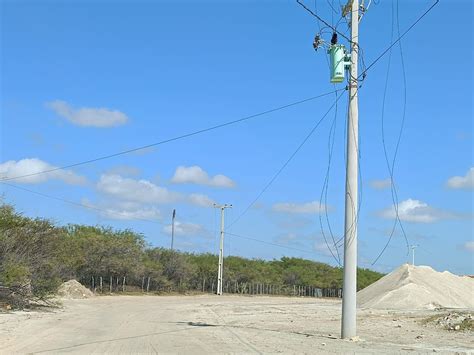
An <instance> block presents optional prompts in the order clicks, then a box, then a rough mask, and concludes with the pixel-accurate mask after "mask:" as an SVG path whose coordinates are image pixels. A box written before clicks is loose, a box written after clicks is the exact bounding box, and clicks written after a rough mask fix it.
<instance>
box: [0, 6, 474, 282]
mask: <svg viewBox="0 0 474 355" xmlns="http://www.w3.org/2000/svg"><path fill="white" fill-rule="evenodd" d="M430 4H431V1H410V2H409V1H405V0H400V3H399V20H400V28H401V30H402V31H403V30H404V29H406V28H407V27H408V26H409V25H410V24H411V23H412V22H413V21H414V20H415V19H416V18H417V17H418V16H419V15H420V14H421V13H423V11H425V9H427V8H428V7H429V5H430ZM308 6H309V7H312V8H314V3H312V2H309V3H308ZM317 8H318V11H319V13H320V14H321V15H322V16H323V17H325V18H326V19H328V21H331V20H332V19H331V18H332V16H331V9H330V7H329V6H328V4H327V2H325V1H317ZM391 8H392V3H391V2H390V1H380V2H378V3H377V4H375V3H373V4H372V5H371V7H370V8H369V11H368V12H367V14H366V15H365V16H364V18H363V20H362V21H361V27H360V45H361V47H362V48H363V50H364V58H365V62H366V63H367V64H368V63H370V62H371V61H372V60H374V59H375V58H376V57H377V56H378V55H379V54H380V53H381V52H382V51H383V50H384V49H385V48H386V47H387V46H388V44H389V43H390V38H391V28H392V22H391ZM334 17H335V20H337V18H338V17H337V16H336V15H334ZM346 28H347V27H346V25H345V24H344V22H342V23H341V25H340V27H339V29H340V30H341V31H342V30H345V29H346ZM317 31H318V26H317V23H316V22H315V19H314V18H313V17H311V16H310V15H308V13H306V12H305V11H304V10H303V9H302V8H301V7H299V6H298V5H297V4H296V2H294V1H277V2H269V1H263V2H258V1H226V2H218V1H207V2H197V1H195V2H191V1H189V2H184V1H178V2H171V1H154V2H151V1H138V2H131V1H121V2H112V1H97V2H92V1H71V2H60V1H5V0H4V1H2V2H1V35H2V38H1V79H0V80H1V122H2V124H1V156H0V158H1V159H0V163H1V164H0V174H2V177H12V176H18V175H23V174H27V173H31V172H37V171H41V170H45V169H48V168H51V167H60V166H64V165H69V164H71V163H76V162H79V161H83V160H88V159H92V158H95V157H97V156H102V155H107V154H111V153H115V152H117V151H122V150H126V149H130V148H134V147H137V146H141V145H146V144H150V143H153V142H157V141H161V140H163V139H167V138H171V137H174V136H177V135H181V134H184V133H188V132H192V131H193V130H198V129H201V128H206V127H208V126H212V125H215V124H219V123H223V122H225V121H229V120H233V119H238V118H241V117H244V116H247V115H251V114H254V113H258V112H261V111H265V110H268V109H272V108H274V107H278V106H282V105H285V104H288V103H291V102H294V101H298V100H302V99H305V98H308V97H311V96H316V95H318V94H321V93H325V92H329V91H331V90H333V89H334V88H333V86H332V85H331V84H330V83H329V80H328V75H329V74H328V69H327V64H326V63H327V62H326V58H325V56H326V54H325V51H324V50H319V51H318V52H315V51H314V50H313V48H312V41H313V38H314V35H315V33H316V32H317ZM472 33H473V25H472V4H471V3H470V1H467V0H462V1H461V0H459V1H449V2H448V1H441V2H440V3H439V5H438V6H437V7H435V8H434V10H433V11H432V12H430V13H429V15H427V17H425V18H424V19H423V20H422V21H421V22H420V23H419V24H418V25H417V26H416V27H415V28H414V29H413V30H412V31H411V32H410V33H409V34H408V35H407V36H406V37H405V38H404V40H403V42H402V48H403V58H404V63H405V68H406V75H407V76H406V78H407V86H406V90H407V106H406V122H405V126H404V130H403V135H402V140H401V145H400V149H399V152H398V158H397V163H396V166H395V182H396V185H397V187H398V197H399V203H400V205H399V206H400V209H399V210H400V217H401V219H402V222H403V226H404V228H405V230H406V232H407V236H408V238H409V241H410V243H411V244H418V245H419V246H420V247H419V248H418V249H417V263H420V264H427V265H431V266H433V267H434V268H436V269H438V270H450V271H452V272H456V273H471V274H473V273H474V259H473V258H474V256H473V255H474V254H473V251H474V242H473V179H474V168H473V167H474V163H473V145H472V139H473V126H472V117H473V109H472V92H473V91H472V84H473V83H472V65H471V63H472V60H473V58H472V43H473V38H472V36H473V35H472ZM395 35H396V28H395ZM326 37H327V36H326ZM326 39H327V40H329V38H326ZM460 48H465V49H467V50H462V51H461V52H462V53H463V55H462V56H459V51H460ZM391 55H392V59H391V66H390V73H389V82H388V87H387V88H388V89H387V96H386V103H385V116H384V122H385V132H386V143H387V149H388V152H389V155H390V156H391V155H393V151H394V147H395V143H396V139H397V134H398V129H399V127H400V123H401V118H402V112H403V76H402V66H401V63H402V62H401V57H400V51H399V47H398V46H395V47H394V48H393V51H392V54H391ZM464 57H467V58H464ZM388 58H389V56H388V55H387V56H385V57H384V58H383V59H382V60H381V61H379V62H378V63H377V64H376V65H375V66H374V67H373V68H372V69H371V70H370V71H369V72H368V76H367V78H366V80H365V81H364V83H363V87H362V88H361V89H360V92H359V95H360V99H359V100H360V101H359V102H360V116H359V117H360V140H361V176H362V181H361V187H362V204H361V211H360V225H359V238H360V243H359V261H360V265H361V266H363V267H373V268H374V269H377V270H382V271H389V270H391V269H393V268H394V267H396V266H397V265H399V264H401V263H403V262H405V261H406V260H407V250H406V246H405V240H404V238H403V236H402V234H401V232H400V229H399V228H398V229H397V232H396V233H395V235H394V238H393V240H392V242H391V244H390V247H389V248H388V249H387V251H386V253H385V254H384V255H383V256H382V257H381V258H380V260H379V263H378V264H376V265H375V266H371V265H370V263H371V262H372V261H373V260H374V259H375V258H376V256H377V255H378V253H379V252H380V250H381V248H382V247H383V246H384V244H385V242H386V240H387V238H388V234H389V231H390V228H391V226H392V224H393V213H392V208H393V207H392V206H393V202H392V198H391V194H390V188H387V184H386V180H387V178H388V176H389V174H388V172H387V168H386V165H385V160H384V155H383V146H382V138H381V113H382V99H383V90H384V85H385V78H386V73H387V68H388ZM333 102H334V95H329V96H326V97H324V98H320V99H317V100H314V101H311V102H306V103H303V104H300V105H297V106H294V107H291V108H288V109H285V110H281V111H278V112H275V113H271V114H268V115H265V116H262V117H259V118H256V119H254V120H250V121H247V122H243V123H239V124H236V125H233V126H228V127H225V128H222V129H219V130H215V131H211V132H207V133H203V134H200V135H196V136H193V137H190V138H187V139H183V140H179V141H175V142H171V143H169V144H164V145H161V146H159V147H155V148H153V149H147V150H144V151H141V152H136V153H131V154H128V155H123V156H119V157H115V158H111V159H107V160H102V161H100V162H96V163H93V164H87V165H83V166H80V167H77V168H73V169H66V170H63V171H56V172H54V173H50V174H44V175H37V176H34V177H30V178H24V179H19V180H16V181H10V183H12V184H16V185H18V186H20V187H23V188H27V189H30V190H34V191H37V192H40V193H43V194H48V195H51V196H56V197H60V198H63V199H67V200H70V201H74V202H76V203H81V204H83V205H87V206H90V207H93V208H97V209H100V210H101V212H100V211H97V210H94V209H87V208H81V207H78V206H74V205H71V204H67V203H63V202H60V201H55V200H51V199H47V198H45V197H42V196H39V195H35V194H32V193H29V192H26V191H23V190H18V189H15V188H12V187H9V186H5V185H2V186H1V188H2V193H3V195H4V198H5V200H6V201H7V202H9V203H12V204H14V205H15V206H16V207H17V209H18V210H19V211H22V212H23V213H25V214H26V215H29V216H41V217H46V218H51V219H53V220H54V221H56V222H57V223H59V224H66V223H87V224H106V225H111V226H114V227H116V228H132V229H134V230H136V231H138V232H141V233H143V234H144V235H145V236H146V238H147V241H148V242H149V243H150V244H152V245H156V246H168V245H169V240H170V236H169V221H170V218H171V211H172V210H173V208H176V210H177V220H178V223H179V225H178V227H177V235H176V245H177V246H178V247H179V248H180V249H182V250H187V251H196V252H201V251H211V252H217V239H216V233H215V231H216V227H217V222H218V216H217V213H218V212H217V211H216V210H215V209H213V208H211V207H209V205H210V204H212V202H220V203H232V204H233V206H234V208H233V209H231V210H226V221H227V223H228V224H230V223H232V221H233V220H234V219H235V218H236V217H238V216H239V214H240V213H241V212H242V211H243V210H244V209H245V208H246V207H247V206H248V204H249V203H250V202H251V201H252V200H253V199H254V198H255V197H256V196H257V194H258V193H259V192H260V191H261V189H262V188H263V187H264V186H265V185H266V184H267V183H268V181H269V180H270V179H271V177H272V176H273V175H274V174H275V172H276V171H277V170H278V169H279V168H280V167H281V166H282V164H283V163H284V162H285V161H286V160H287V159H288V157H289V156H290V155H291V154H292V152H293V151H294V150H295V149H296V148H297V146H298V145H299V144H300V143H301V141H302V140H303V138H304V137H305V136H306V134H307V133H308V132H309V130H310V129H311V128H312V127H313V125H314V124H315V122H316V121H317V120H319V119H320V118H321V117H322V115H323V114H324V113H325V112H326V111H327V109H328V108H329V107H330V106H331V104H332V103H333ZM346 105H347V96H346V95H345V96H343V97H342V99H341V100H340V101H339V102H338V112H337V115H335V113H334V111H332V112H331V113H330V114H329V115H328V116H327V117H326V119H325V120H324V121H323V123H322V124H321V126H320V127H319V128H318V130H317V131H316V132H315V134H314V135H313V136H312V137H311V139H310V140H309V141H308V142H307V143H306V144H305V145H304V146H303V148H302V149H301V150H300V151H299V152H298V154H297V155H296V156H295V158H294V159H293V160H292V161H291V162H290V164H289V165H288V166H287V168H286V169H285V170H284V171H283V172H282V173H281V174H280V176H279V177H278V179H277V180H275V182H274V183H273V184H272V185H271V187H270V188H269V189H268V190H267V191H266V192H265V193H264V194H263V195H262V197H261V198H260V199H259V201H258V202H257V203H256V204H255V205H254V206H253V207H252V208H251V209H250V210H249V211H248V212H247V213H246V214H245V215H244V216H242V218H240V219H239V221H238V222H237V223H235V224H234V225H232V227H231V228H230V230H229V232H230V233H233V234H237V235H242V236H247V237H251V238H255V239H259V240H263V241H266V242H269V243H275V244H280V245H283V246H288V247H290V248H296V249H300V250H293V249H285V248H280V247H277V246H271V245H269V244H263V243H259V242H255V241H251V240H248V239H243V238H238V237H236V236H230V235H229V236H228V237H227V239H226V255H242V256H248V257H256V258H257V257H258V258H267V259H270V258H279V257H281V256H283V255H288V256H300V257H306V258H310V259H313V260H319V261H324V262H329V263H331V264H333V265H334V264H335V261H334V260H333V259H332V257H331V256H330V255H329V254H328V251H327V250H326V249H325V246H324V243H323V238H322V235H321V229H320V225H319V214H320V213H321V210H323V206H321V205H320V204H319V198H320V194H321V189H322V187H323V182H324V179H325V172H326V169H327V165H328V139H329V132H330V127H331V124H332V123H333V122H334V119H336V121H335V122H336V126H335V127H336V128H335V136H334V137H335V141H334V151H333V155H332V159H331V172H330V179H329V188H328V200H327V206H328V211H329V212H328V216H329V219H330V221H331V227H332V230H333V232H334V234H335V235H336V238H338V237H340V235H341V233H342V228H343V213H344V178H345V175H344V174H345V173H344V169H345V166H344V141H345V140H344V134H345V131H344V124H345V112H346V109H347V107H346ZM323 217H324V215H323ZM137 218H142V219H147V220H152V221H155V223H151V222H147V221H139V220H137ZM324 218H325V217H324ZM326 233H327V230H326Z"/></svg>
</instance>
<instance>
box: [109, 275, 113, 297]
mask: <svg viewBox="0 0 474 355" xmlns="http://www.w3.org/2000/svg"><path fill="white" fill-rule="evenodd" d="M112 283H113V279H112V276H110V283H109V290H110V293H112Z"/></svg>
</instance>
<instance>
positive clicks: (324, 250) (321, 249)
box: [313, 241, 343, 258]
mask: <svg viewBox="0 0 474 355" xmlns="http://www.w3.org/2000/svg"><path fill="white" fill-rule="evenodd" d="M340 249H341V250H337V249H336V247H335V246H334V244H333V243H332V241H331V242H330V241H328V244H326V243H325V242H321V241H317V242H315V243H314V244H313V250H314V251H316V252H318V253H320V254H322V255H325V256H328V257H329V256H330V257H334V256H335V257H337V255H338V251H339V256H340V257H341V258H342V254H343V252H342V249H343V248H342V247H341V248H340Z"/></svg>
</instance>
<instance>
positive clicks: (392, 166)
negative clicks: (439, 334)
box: [372, 0, 410, 265]
mask: <svg viewBox="0 0 474 355" xmlns="http://www.w3.org/2000/svg"><path fill="white" fill-rule="evenodd" d="M396 19H397V32H398V36H399V35H400V21H399V7H398V0H397V11H396ZM393 28H394V11H393V2H392V34H391V35H392V38H393V31H394V29H393ZM398 44H399V49H400V58H401V64H402V77H403V113H402V120H401V124H400V130H399V133H398V138H397V143H396V146H395V151H394V154H393V159H392V162H391V164H390V162H389V158H388V152H387V145H386V142H385V125H384V122H385V100H386V95H387V89H388V81H389V74H390V66H391V58H392V50H390V51H389V57H388V58H389V59H388V67H387V74H386V77H385V87H384V93H383V99H382V115H381V127H382V145H383V151H384V157H385V163H386V165H387V170H388V173H389V175H390V190H391V195H392V203H393V208H394V210H395V221H394V223H393V226H392V229H391V231H390V234H389V238H388V240H387V242H386V244H385V246H384V247H383V248H382V250H381V251H380V253H379V254H378V256H377V257H376V258H375V260H374V261H373V263H372V265H375V263H377V261H378V260H379V259H380V257H382V255H383V254H384V252H385V250H386V249H387V247H388V246H389V244H390V242H391V240H392V238H393V235H394V233H395V229H396V226H397V224H399V225H400V229H401V231H402V234H403V236H404V238H405V242H406V247H407V255H409V253H410V243H409V241H408V237H407V235H406V232H405V229H404V227H403V224H402V222H401V220H400V214H399V211H398V209H399V206H398V201H399V200H398V192H397V188H396V186H395V183H394V169H395V163H396V158H397V154H398V149H399V146H400V141H401V137H402V134H403V128H404V125H405V118H406V105H407V82H406V71H405V61H404V57H403V49H402V42H401V41H399V42H398Z"/></svg>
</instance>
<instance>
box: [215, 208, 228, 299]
mask: <svg viewBox="0 0 474 355" xmlns="http://www.w3.org/2000/svg"><path fill="white" fill-rule="evenodd" d="M214 207H215V208H219V209H220V210H221V240H220V243H219V265H218V269H217V294H218V295H219V296H220V295H222V284H223V282H222V281H223V277H224V211H225V209H226V208H232V205H216V204H214Z"/></svg>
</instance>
